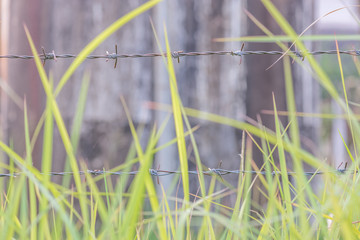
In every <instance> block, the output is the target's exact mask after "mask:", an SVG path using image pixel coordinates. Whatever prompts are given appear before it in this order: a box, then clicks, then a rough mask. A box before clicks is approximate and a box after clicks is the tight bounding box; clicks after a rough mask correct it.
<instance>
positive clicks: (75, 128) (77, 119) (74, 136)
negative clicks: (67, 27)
mask: <svg viewBox="0 0 360 240" xmlns="http://www.w3.org/2000/svg"><path fill="white" fill-rule="evenodd" d="M89 84H90V72H89V71H86V72H85V74H84V77H83V80H82V84H81V88H80V94H79V98H78V101H77V105H76V110H75V116H74V119H73V122H72V127H71V137H70V140H71V145H72V147H73V149H74V153H75V154H76V152H77V149H78V145H79V141H80V131H81V126H82V122H83V116H84V112H85V106H86V100H87V93H88V89H89ZM69 170H70V159H69V157H68V156H67V157H66V160H65V167H64V171H65V172H67V171H69ZM70 179H71V176H64V177H63V180H62V185H63V186H65V187H67V186H69V183H70Z"/></svg>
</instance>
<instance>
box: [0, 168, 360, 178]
mask: <svg viewBox="0 0 360 240" xmlns="http://www.w3.org/2000/svg"><path fill="white" fill-rule="evenodd" d="M138 173H140V171H131V172H123V171H116V172H114V171H105V170H87V171H79V172H77V174H79V175H85V174H90V175H93V176H98V175H116V176H123V175H132V176H134V175H136V174H138ZM149 173H150V175H152V176H154V177H163V176H169V175H178V174H181V171H167V170H159V169H149ZM202 173H203V174H204V175H209V176H224V175H228V174H252V175H266V174H267V172H266V171H245V170H226V169H221V168H209V170H208V171H203V172H202ZM325 173H329V174H345V173H351V174H354V173H358V171H352V170H346V169H337V170H333V171H314V172H304V175H306V176H314V175H322V174H325ZM41 174H43V175H50V176H73V175H74V174H75V172H49V173H41ZM188 174H190V175H198V174H199V172H198V171H188ZM270 174H271V175H272V176H275V175H280V174H281V171H272V172H271V173H270ZM296 174H297V173H296V172H287V175H288V176H293V175H296ZM20 175H26V173H24V172H16V173H2V174H0V177H18V176H20Z"/></svg>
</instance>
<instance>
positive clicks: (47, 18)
mask: <svg viewBox="0 0 360 240" xmlns="http://www.w3.org/2000/svg"><path fill="white" fill-rule="evenodd" d="M144 2H146V1H140V0H136V1H134V0H131V1H130V0H121V1H119V0H104V1H100V0H87V1H62V0H50V1H49V0H47V1H46V0H32V1H31V3H30V2H29V1H25V0H22V1H21V0H17V1H10V0H0V3H1V39H0V43H1V55H6V54H18V55H31V51H30V47H29V44H28V42H27V39H26V36H25V32H24V24H26V26H27V27H28V28H29V30H30V33H31V35H32V37H33V39H34V41H35V45H36V47H37V49H38V51H39V52H41V47H44V49H45V51H46V52H52V51H53V50H54V52H55V54H66V53H70V54H77V53H79V52H80V50H81V49H82V48H83V47H84V46H85V45H86V44H87V43H89V42H90V41H91V39H93V38H94V37H95V36H96V35H97V34H99V33H100V32H101V31H102V30H104V29H105V28H106V27H107V26H109V25H110V24H111V23H113V22H114V21H115V20H116V19H118V18H119V17H121V16H123V15H124V14H126V13H127V12H129V11H130V10H132V9H134V8H136V7H137V6H139V5H140V4H142V3H144ZM273 3H274V4H275V5H276V6H277V8H278V9H279V10H280V12H281V13H282V14H283V15H284V17H285V18H286V19H287V20H288V21H289V22H290V24H291V25H292V26H293V28H294V29H295V30H296V32H297V33H301V32H302V31H303V30H304V29H305V28H306V27H307V26H308V25H310V24H311V23H312V22H313V21H314V20H315V19H316V18H318V17H320V16H322V15H324V14H325V13H327V12H330V11H332V10H334V9H336V8H339V7H343V6H346V5H354V4H358V1H355V0H354V1H337V0H321V1H312V0H303V1H301V0H274V1H273ZM244 9H246V10H247V11H248V12H250V13H251V14H252V15H254V16H255V17H256V18H257V19H258V20H259V21H260V22H261V23H262V24H264V25H265V26H266V27H267V28H268V29H269V30H270V31H271V32H272V33H273V34H275V35H279V34H283V33H282V31H281V30H280V28H279V27H278V26H277V24H276V23H275V21H274V20H273V19H272V16H270V15H269V14H268V12H267V11H266V9H265V8H264V6H263V5H262V3H261V1H260V0H242V1H241V0H225V1H219V0H206V1H205V0H198V1H193V0H172V1H163V2H161V3H160V4H158V5H157V6H156V7H155V8H153V9H152V10H150V11H148V12H146V13H145V14H142V15H141V16H139V17H137V18H135V19H134V20H133V21H131V22H130V23H128V24H126V25H125V26H124V27H123V28H121V29H120V31H118V32H116V33H115V34H114V35H112V36H111V37H110V38H109V39H107V40H106V41H105V42H104V43H103V44H101V45H100V46H99V47H98V49H96V50H95V52H94V54H105V53H106V52H107V51H108V52H109V53H112V52H115V44H117V48H118V53H120V54H122V53H124V54H135V53H151V52H159V49H158V46H157V44H156V41H155V37H154V33H153V31H152V29H151V24H150V19H152V21H153V22H154V25H155V28H156V31H157V34H158V36H159V38H160V41H161V44H162V47H163V49H165V44H164V30H163V26H164V24H165V25H166V28H167V31H168V36H169V40H170V46H171V50H172V51H184V52H189V51H221V50H224V51H236V50H240V48H241V45H242V42H225V43H224V42H215V41H213V39H214V38H219V37H221V38H223V37H240V36H254V35H264V33H263V32H262V31H261V30H260V29H259V28H258V27H257V26H256V25H255V24H254V23H253V22H252V21H251V20H250V19H249V18H248V17H247V15H246V14H245V12H244ZM358 12H359V8H356V7H349V8H348V9H345V10H342V11H339V12H337V13H334V14H332V15H330V16H328V17H326V18H324V19H322V20H321V21H320V22H319V23H318V24H316V25H315V26H314V27H312V28H311V29H310V30H309V31H308V32H307V34H355V33H358V29H359V27H358V26H359V24H358V22H357V19H356V16H357V15H358ZM306 44H307V46H308V48H309V49H310V50H311V49H312V50H314V49H316V50H320V49H325V50H330V49H331V50H333V49H335V43H334V42H326V43H311V42H307V43H306ZM354 47H356V44H355V43H353V42H341V43H340V48H341V49H344V50H351V49H353V48H354ZM244 50H266V51H271V50H281V49H280V48H279V47H278V46H277V45H276V44H270V43H245V48H244ZM278 57H279V56H267V55H261V56H256V55H251V56H245V57H243V59H242V61H241V64H239V62H240V58H239V57H236V56H197V57H182V58H181V59H180V63H177V62H176V60H175V61H174V63H175V70H176V77H177V81H178V86H179V91H180V96H181V99H182V101H183V104H184V106H186V107H191V108H195V109H198V110H201V111H205V112H211V113H216V114H219V115H222V116H226V117H230V118H233V119H236V120H240V121H249V119H253V120H255V121H257V120H259V119H261V121H262V123H263V124H264V125H265V126H267V127H269V128H273V125H274V120H273V119H274V117H273V115H271V114H264V110H272V109H273V105H272V93H274V95H275V98H276V103H277V108H278V110H280V111H286V100H285V87H284V77H283V75H284V73H283V67H282V63H281V62H279V63H277V64H276V65H275V66H274V67H272V68H270V69H269V70H266V69H267V68H268V67H269V66H270V65H271V64H272V63H274V62H275V61H276V60H277V58H278ZM319 60H320V61H321V62H322V63H323V65H325V66H329V68H327V71H328V72H329V73H331V74H332V75H331V76H333V78H332V79H333V80H334V81H338V82H339V84H340V80H339V78H338V76H339V73H338V72H337V69H338V64H337V60H336V56H335V55H331V56H321V57H319ZM71 61H72V60H71V59H58V60H57V61H50V60H49V61H46V64H45V68H46V69H47V71H48V72H50V73H51V74H52V76H53V78H54V81H55V84H57V83H58V81H59V79H60V77H61V76H62V74H63V73H64V72H65V70H66V69H67V67H68V66H69V65H70V63H71ZM344 61H347V62H348V66H353V63H352V61H353V60H352V58H351V57H350V56H346V57H344ZM0 65H1V72H0V77H1V87H2V89H1V134H2V135H1V138H2V140H3V141H4V142H7V143H8V144H9V143H11V144H12V145H13V147H14V149H15V151H16V152H18V153H19V154H21V155H24V153H25V150H24V149H25V147H24V145H25V140H24V126H23V125H24V124H23V99H24V98H26V101H27V105H28V109H29V117H30V127H31V128H30V129H31V132H33V131H34V129H35V126H36V124H37V123H38V121H39V119H40V116H41V114H42V113H43V111H44V107H45V100H46V98H45V94H44V91H43V88H42V85H41V82H40V78H39V76H38V73H37V70H36V68H35V64H34V62H33V61H29V60H13V59H0ZM304 65H306V59H305V61H304ZM344 65H345V64H344ZM292 67H293V78H294V86H295V92H296V101H297V111H299V112H306V113H321V112H323V111H325V112H327V113H339V112H340V113H341V111H340V109H339V108H338V107H337V106H336V105H335V104H334V103H332V102H331V100H330V98H328V97H327V96H326V94H322V90H321V88H320V87H319V86H318V85H317V83H316V81H315V80H314V79H312V77H311V75H310V74H309V73H307V72H306V71H305V70H303V68H302V67H300V66H298V64H293V65H292ZM85 71H90V74H91V82H90V87H89V93H88V101H87V104H86V109H85V115H84V122H83V127H82V129H81V140H80V145H79V151H78V153H77V157H78V159H82V160H84V161H85V162H86V163H87V165H88V168H89V169H102V168H106V169H108V168H111V167H115V166H118V165H120V164H121V163H122V162H124V159H125V157H126V155H127V153H128V150H129V148H130V144H131V141H132V136H131V133H130V130H129V127H128V122H127V119H126V116H125V113H124V110H123V107H122V104H121V102H120V96H124V98H125V101H126V102H127V104H128V105H129V107H130V112H131V116H132V118H133V121H134V122H135V123H136V125H137V126H144V130H143V132H142V138H141V139H142V142H143V144H144V146H145V145H146V139H147V136H148V134H149V131H150V130H151V128H152V126H153V125H154V123H157V124H161V123H162V122H163V121H164V120H165V118H166V117H167V115H168V113H166V112H162V111H156V110H152V109H149V108H148V107H147V104H146V103H148V102H160V103H165V104H170V103H171V99H170V91H169V86H168V82H169V81H168V74H167V70H166V68H165V65H164V63H163V61H162V59H161V58H128V59H119V60H118V62H117V67H116V68H114V62H113V61H108V62H107V61H105V60H86V61H85V62H84V63H83V64H82V65H81V67H80V68H79V69H78V70H77V71H76V72H75V74H74V75H73V76H72V78H71V80H70V81H69V82H68V83H67V85H66V86H65V88H64V89H63V91H62V92H61V94H60V95H59V96H58V98H57V100H58V103H59V105H60V107H61V113H62V115H63V117H64V119H65V121H66V123H67V126H68V127H69V128H68V129H70V126H71V122H72V119H73V116H74V111H75V106H76V102H77V99H78V95H79V91H80V87H81V81H82V78H83V75H84V72H85ZM331 71H334V73H332V72H331ZM346 74H347V75H346V77H347V78H351V79H352V83H353V85H352V86H351V88H352V90H353V91H352V92H353V93H354V94H353V95H352V96H357V94H356V93H357V92H358V90H359V88H358V87H357V86H356V84H355V83H356V81H358V80H357V79H356V78H355V76H356V75H357V73H356V70H355V68H354V67H349V71H347V73H346ZM339 86H340V85H339ZM353 100H354V101H356V99H353ZM359 100H360V99H359ZM282 120H283V122H284V124H286V117H283V119H282ZM299 121H300V128H301V135H302V144H303V146H304V148H306V149H307V150H308V151H310V152H311V153H312V154H314V155H316V156H318V157H320V158H322V159H327V160H328V161H331V162H334V166H336V165H338V164H339V162H344V159H346V153H345V150H344V148H343V147H342V146H343V144H342V143H341V142H339V137H338V135H337V131H338V130H340V131H341V132H342V133H343V136H344V137H345V138H346V133H347V127H346V122H344V120H342V119H336V120H322V119H320V118H299ZM191 124H192V126H195V125H199V126H200V128H199V130H197V131H196V133H195V137H196V141H197V144H198V146H199V150H200V155H201V160H202V162H203V163H204V164H205V165H206V166H208V167H210V168H216V167H217V166H218V165H219V163H220V161H222V165H221V167H222V168H224V169H230V170H236V169H239V166H240V158H239V153H240V151H241V135H242V132H241V131H239V130H235V129H233V128H230V127H227V126H222V125H219V124H213V123H209V122H207V121H200V120H198V119H191ZM333 135H336V137H333ZM40 136H42V135H41V134H40ZM55 137H56V138H55V139H54V156H53V159H54V160H53V168H54V169H53V170H54V171H61V170H63V166H64V161H65V159H66V153H65V150H64V147H63V145H62V141H61V139H60V136H59V134H58V133H57V132H56V133H55ZM174 137H175V131H174V127H173V120H172V119H170V121H169V122H168V124H167V127H166V130H165V131H164V134H163V135H162V136H161V139H160V142H159V145H161V144H164V143H167V142H168V141H170V140H171V139H173V138H174ZM41 141H42V139H41V137H40V138H39V140H38V141H37V144H36V146H35V150H34V153H33V154H34V157H33V159H34V164H35V166H37V167H39V166H40V164H41V162H40V161H41V145H42V144H41ZM340 141H341V139H340ZM188 145H189V149H188V150H189V151H188V152H189V156H188V158H189V163H190V164H189V168H190V169H192V170H195V169H196V167H195V164H194V158H193V155H192V151H191V148H190V145H191V144H190V143H189V144H188ZM253 159H254V161H255V162H256V163H257V164H258V165H259V166H261V164H262V161H263V157H262V155H261V153H260V151H257V150H256V148H255V147H254V153H253ZM335 161H337V162H335ZM290 166H291V165H290ZM153 167H154V168H158V167H159V168H160V169H164V170H177V169H178V155H177V148H176V145H172V146H169V147H167V148H165V149H163V150H161V151H160V152H158V153H157V154H156V155H155V162H154V166H153ZM237 177H238V176H235V175H232V176H226V180H228V181H230V182H236V181H237ZM171 179H172V177H171V176H170V177H162V178H161V182H162V184H163V185H164V186H165V188H167V187H168V186H169V184H170V182H171ZM191 183H192V184H193V190H196V189H197V184H196V183H197V177H196V176H195V177H194V178H193V179H192V181H191Z"/></svg>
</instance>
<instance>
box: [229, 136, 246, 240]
mask: <svg viewBox="0 0 360 240" xmlns="http://www.w3.org/2000/svg"><path fill="white" fill-rule="evenodd" d="M245 139H246V137H245V131H243V132H242V140H241V154H240V160H241V161H240V171H245V158H244V156H245ZM244 179H245V175H244V174H239V179H238V185H237V195H236V201H235V206H234V210H233V213H232V215H231V220H232V221H235V220H236V218H237V216H238V212H239V211H240V207H241V199H242V197H243V187H244V183H245V181H244ZM230 239H232V232H231V231H230V229H228V231H227V235H226V240H230Z"/></svg>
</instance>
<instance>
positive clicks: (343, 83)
mask: <svg viewBox="0 0 360 240" xmlns="http://www.w3.org/2000/svg"><path fill="white" fill-rule="evenodd" d="M335 46H336V51H337V58H338V63H339V69H340V76H341V83H342V87H343V91H344V98H345V104H346V112H347V114H348V123H349V127H350V132H351V137H352V140H353V143H354V145H355V146H356V142H357V141H356V138H355V133H354V130H353V124H352V119H351V116H350V108H349V101H348V97H347V92H346V86H345V79H344V71H343V67H342V63H341V57H340V53H339V44H338V42H337V41H335ZM354 152H355V158H357V151H356V147H355V148H354ZM356 169H359V167H358V166H357V167H356Z"/></svg>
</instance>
